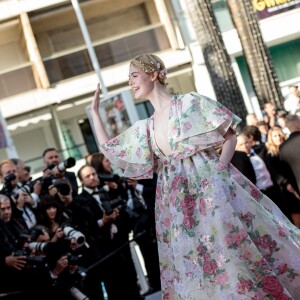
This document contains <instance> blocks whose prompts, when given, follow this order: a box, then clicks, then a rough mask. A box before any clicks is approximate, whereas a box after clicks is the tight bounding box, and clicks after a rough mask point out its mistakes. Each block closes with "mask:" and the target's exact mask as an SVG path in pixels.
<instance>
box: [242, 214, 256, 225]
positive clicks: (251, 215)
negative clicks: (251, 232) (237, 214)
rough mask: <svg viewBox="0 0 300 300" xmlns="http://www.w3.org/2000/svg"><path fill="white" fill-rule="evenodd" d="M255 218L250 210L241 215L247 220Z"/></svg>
mask: <svg viewBox="0 0 300 300" xmlns="http://www.w3.org/2000/svg"><path fill="white" fill-rule="evenodd" d="M254 218H255V215H253V214H251V213H250V212H248V213H247V214H245V215H243V214H242V216H241V219H242V220H243V221H245V222H247V223H248V222H249V223H250V222H251V221H252V220H253V219H254Z"/></svg>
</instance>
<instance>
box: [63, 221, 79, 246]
mask: <svg viewBox="0 0 300 300" xmlns="http://www.w3.org/2000/svg"><path fill="white" fill-rule="evenodd" d="M62 229H63V231H64V234H65V236H66V238H68V239H73V238H75V240H76V243H77V245H78V246H79V247H80V246H82V245H83V244H84V243H85V236H84V234H82V233H81V232H80V231H78V230H75V229H74V228H73V227H71V226H68V225H65V226H63V227H62Z"/></svg>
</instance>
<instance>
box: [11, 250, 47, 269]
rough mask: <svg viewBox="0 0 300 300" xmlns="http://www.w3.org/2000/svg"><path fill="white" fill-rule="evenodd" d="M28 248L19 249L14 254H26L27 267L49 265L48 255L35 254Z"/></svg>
mask: <svg viewBox="0 0 300 300" xmlns="http://www.w3.org/2000/svg"><path fill="white" fill-rule="evenodd" d="M28 252H29V251H28V250H27V249H26V248H23V249H20V250H17V251H16V252H15V253H14V256H26V268H43V267H46V266H47V258H46V256H39V255H37V256H35V255H34V256H33V255H30V254H29V253H28Z"/></svg>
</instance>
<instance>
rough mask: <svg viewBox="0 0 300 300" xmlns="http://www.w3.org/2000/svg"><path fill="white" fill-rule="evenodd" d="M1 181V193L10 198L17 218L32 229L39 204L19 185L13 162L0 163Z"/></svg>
mask: <svg viewBox="0 0 300 300" xmlns="http://www.w3.org/2000/svg"><path fill="white" fill-rule="evenodd" d="M0 180H1V182H2V183H3V189H2V191H1V193H4V194H6V195H7V196H8V197H9V198H10V200H11V202H12V208H13V210H14V211H15V217H19V218H20V219H22V222H25V223H26V226H27V227H28V229H30V228H31V227H33V226H34V225H35V224H36V213H37V212H36V208H37V203H36V202H35V201H34V200H33V199H32V197H31V195H30V191H29V190H28V189H27V188H26V187H24V186H21V185H20V184H19V177H18V173H17V168H16V166H15V164H14V163H13V162H12V161H11V160H4V161H2V162H1V163H0Z"/></svg>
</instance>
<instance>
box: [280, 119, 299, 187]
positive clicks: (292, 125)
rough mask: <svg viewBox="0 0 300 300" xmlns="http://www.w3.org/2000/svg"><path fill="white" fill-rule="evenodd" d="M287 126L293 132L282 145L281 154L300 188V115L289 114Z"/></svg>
mask: <svg viewBox="0 0 300 300" xmlns="http://www.w3.org/2000/svg"><path fill="white" fill-rule="evenodd" d="M286 127H287V128H288V129H289V131H290V132H291V133H290V136H289V138H288V139H287V140H286V141H284V142H283V143H282V144H281V145H280V147H279V156H280V159H281V160H283V161H285V162H287V163H288V164H289V166H290V167H291V169H292V171H293V173H294V175H295V178H296V180H297V185H298V189H299V190H300V117H299V116H297V115H291V116H288V117H287V119H286Z"/></svg>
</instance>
